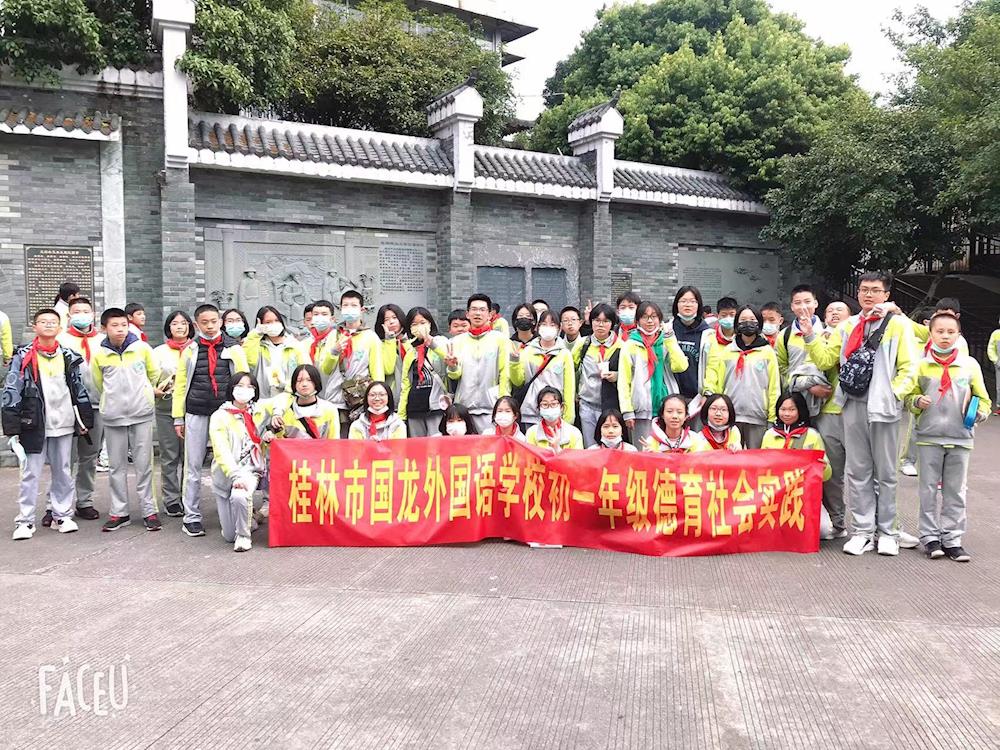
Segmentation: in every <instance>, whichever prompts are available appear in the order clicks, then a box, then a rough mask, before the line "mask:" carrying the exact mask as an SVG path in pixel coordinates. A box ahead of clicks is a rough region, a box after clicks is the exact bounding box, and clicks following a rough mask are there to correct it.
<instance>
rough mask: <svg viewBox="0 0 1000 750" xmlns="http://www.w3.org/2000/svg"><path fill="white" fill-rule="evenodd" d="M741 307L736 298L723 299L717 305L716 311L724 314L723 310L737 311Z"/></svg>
mask: <svg viewBox="0 0 1000 750" xmlns="http://www.w3.org/2000/svg"><path fill="white" fill-rule="evenodd" d="M739 306H740V303H739V302H737V301H736V298H735V297H722V298H720V299H719V301H718V302H716V303H715V309H716V311H718V312H722V311H723V310H735V309H736V308H738V307H739Z"/></svg>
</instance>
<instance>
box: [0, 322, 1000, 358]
mask: <svg viewBox="0 0 1000 750" xmlns="http://www.w3.org/2000/svg"><path fill="white" fill-rule="evenodd" d="M4 351H6V350H4ZM986 356H987V357H989V358H990V362H992V363H993V366H994V367H1000V328H998V329H997V330H995V331H994V332H993V333H991V334H990V343H989V344H987V345H986Z"/></svg>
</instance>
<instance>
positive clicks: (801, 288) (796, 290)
mask: <svg viewBox="0 0 1000 750" xmlns="http://www.w3.org/2000/svg"><path fill="white" fill-rule="evenodd" d="M806 292H808V293H809V294H811V295H812V296H813V297H815V296H816V292H815V291H814V290H813V288H812V287H811V286H809V285H808V284H797V285H795V286H793V287H792V293H791V294H789V295H788V299H791V298H792V297H794V296H795V295H796V294H805V293H806Z"/></svg>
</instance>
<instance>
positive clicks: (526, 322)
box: [514, 318, 535, 331]
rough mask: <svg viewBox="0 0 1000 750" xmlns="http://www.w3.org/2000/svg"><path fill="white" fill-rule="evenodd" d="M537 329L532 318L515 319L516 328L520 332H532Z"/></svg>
mask: <svg viewBox="0 0 1000 750" xmlns="http://www.w3.org/2000/svg"><path fill="white" fill-rule="evenodd" d="M534 327H535V324H534V323H532V322H531V318H515V319H514V328H516V329H517V330H519V331H530V330H531V329H532V328H534Z"/></svg>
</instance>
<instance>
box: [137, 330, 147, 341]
mask: <svg viewBox="0 0 1000 750" xmlns="http://www.w3.org/2000/svg"><path fill="white" fill-rule="evenodd" d="M139 338H141V339H142V340H143V341H145V342H147V343H148V342H149V336H147V335H146V332H145V331H144V330H142V329H141V328H140V329H139Z"/></svg>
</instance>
